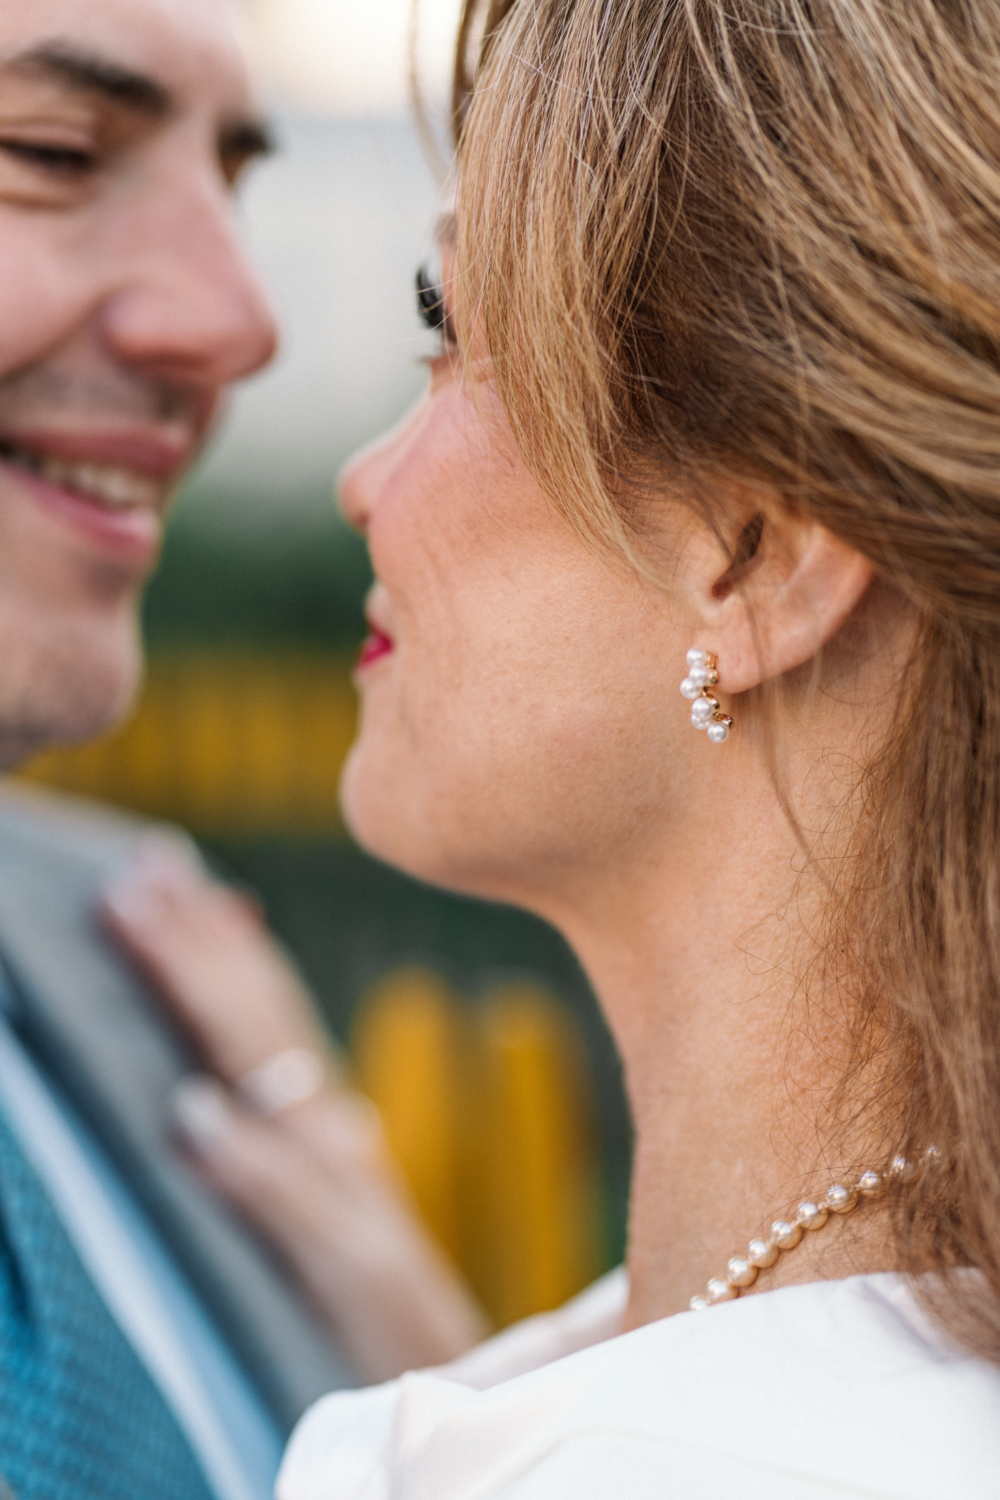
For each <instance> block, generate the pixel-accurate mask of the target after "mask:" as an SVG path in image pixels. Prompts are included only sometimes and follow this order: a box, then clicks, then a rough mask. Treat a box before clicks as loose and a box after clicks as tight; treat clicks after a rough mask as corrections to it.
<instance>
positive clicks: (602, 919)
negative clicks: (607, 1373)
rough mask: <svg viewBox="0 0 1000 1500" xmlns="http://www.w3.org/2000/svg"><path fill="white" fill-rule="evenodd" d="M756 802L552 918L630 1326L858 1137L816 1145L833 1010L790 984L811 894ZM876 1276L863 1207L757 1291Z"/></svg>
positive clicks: (783, 822)
mask: <svg viewBox="0 0 1000 1500" xmlns="http://www.w3.org/2000/svg"><path fill="white" fill-rule="evenodd" d="M761 788H762V790H761V792H760V795H759V796H758V797H757V798H756V799H755V798H754V797H753V795H752V782H751V783H744V785H743V788H742V794H741V795H740V796H739V797H738V798H733V799H726V801H725V803H724V805H725V806H726V808H727V812H726V816H725V817H724V818H723V817H722V816H719V815H715V816H713V815H712V812H711V807H710V806H709V807H707V808H705V809H703V810H702V813H701V815H700V817H699V818H698V819H697V821H696V823H695V824H694V825H693V830H692V831H693V835H694V836H693V837H691V838H690V840H688V841H687V845H686V847H680V848H679V847H677V843H676V841H675V842H673V844H672V846H671V849H670V856H669V859H665V860H664V862H663V863H662V864H657V862H656V861H655V860H650V859H648V858H644V859H641V860H635V859H633V860H627V859H626V860H623V861H622V862H621V867H620V868H619V869H618V870H616V871H615V872H614V873H613V875H611V876H610V878H609V877H608V872H607V871H605V878H603V879H602V880H601V881H600V882H599V888H595V890H594V892H593V900H590V899H588V897H587V896H586V895H585V894H584V892H583V891H582V890H581V889H579V888H578V890H577V899H576V900H575V901H574V902H572V903H570V908H569V910H568V911H564V912H563V913H562V914H561V915H562V917H563V920H562V921H561V922H560V925H561V926H562V928H563V931H564V932H565V934H566V936H567V937H568V938H569V940H570V942H571V943H572V944H573V946H574V947H575V949H576V951H577V953H578V955H579V956H580V958H581V960H582V962H583V964H584V966H585V968H586V969H587V971H588V974H589V976H590V978H591V981H592V983H593V985H594V987H595V989H596V991H597V994H598V995H599V997H600V999H601V1002H602V1006H603V1008H604V1011H605V1014H606V1016H607V1018H608V1021H609V1023H610V1025H611V1028H612V1031H613V1033H614V1035H615V1039H616V1042H617V1044H618V1047H619V1050H620V1053H621V1056H622V1060H623V1064H624V1068H625V1074H626V1081H627V1085H628V1091H629V1097H630V1100H631V1103H632V1110H633V1119H634V1125H635V1133H636V1152H635V1164H634V1171H633V1186H632V1207H631V1215H630V1228H629V1268H630V1273H631V1281H632V1301H631V1307H630V1321H631V1323H632V1324H633V1325H637V1324H639V1323H643V1322H647V1321H650V1320H651V1319H653V1318H656V1317H662V1316H665V1315H667V1314H670V1313H674V1312H678V1311H680V1310H682V1309H683V1308H686V1307H687V1305H688V1302H689V1300H690V1298H691V1296H692V1295H693V1294H694V1293H696V1292H702V1291H704V1288H705V1283H706V1282H707V1280H708V1278H709V1277H710V1276H718V1275H721V1274H723V1273H724V1270H725V1267H726V1264H727V1262H728V1260H729V1258H730V1256H732V1255H734V1254H737V1253H745V1250H746V1246H747V1242H748V1240H749V1239H750V1238H752V1237H753V1236H755V1235H758V1234H759V1233H760V1232H761V1231H762V1230H763V1231H764V1232H765V1233H766V1231H767V1230H768V1229H769V1227H770V1224H771V1222H772V1220H773V1219H775V1218H780V1217H784V1216H785V1215H786V1214H787V1213H788V1211H789V1210H790V1209H792V1210H793V1209H794V1207H795V1205H796V1204H797V1203H798V1201H799V1200H800V1199H802V1198H803V1197H806V1196H810V1195H815V1194H816V1193H818V1192H822V1191H825V1189H826V1187H827V1186H829V1185H830V1184H831V1183H832V1182H834V1181H836V1180H839V1178H840V1176H841V1175H842V1173H843V1172H844V1170H845V1169H846V1168H848V1167H849V1166H850V1165H851V1163H850V1162H849V1161H848V1160H847V1159H846V1157H847V1155H848V1154H850V1153H851V1152H852V1151H853V1150H855V1149H858V1142H859V1140H860V1138H861V1130H860V1127H858V1128H857V1129H856V1132H855V1133H854V1135H853V1136H852V1137H851V1138H850V1139H844V1140H842V1144H841V1146H840V1147H839V1149H838V1148H837V1147H835V1146H834V1145H832V1144H831V1142H833V1141H835V1140H837V1139H838V1136H837V1133H836V1130H835V1124H836V1122H835V1119H834V1116H833V1113H832V1111H831V1102H832V1101H836V1099H837V1098H838V1093H839V1085H840V1084H841V1082H842V1079H843V1075H844V1072H845V1068H846V1064H847V1061H848V1057H849V1055H850V1054H849V1044H850V1024H851V1014H850V1009H849V1006H846V1005H845V1004H844V1002H843V1001H842V1000H840V999H839V998H838V995H837V993H836V991H835V990H834V989H833V987H832V985H829V984H828V985H827V986H826V987H824V986H823V985H822V983H820V982H817V981H816V980H814V979H810V982H809V984H808V987H807V986H806V984H805V982H804V979H805V976H806V974H807V971H809V970H810V968H811V969H812V972H813V974H815V973H816V972H817V971H818V966H817V965H815V964H814V963H812V964H811V961H812V960H814V958H815V955H816V953H817V952H818V951H820V944H821V941H822V933H821V932H820V930H819V929H820V926H821V921H822V912H823V909H824V902H825V898H826V896H827V895H828V892H826V891H824V890H823V888H822V885H821V882H820V880H819V878H818V877H817V876H816V875H814V874H813V873H811V871H812V869H813V866H812V865H811V864H809V862H807V861H805V860H804V858H803V853H802V848H801V845H800V843H799V842H798V841H797V839H796V836H795V834H794V832H793V830H792V828H791V826H790V824H789V822H788V819H787V818H786V817H785V816H784V815H783V813H782V811H781V809H780V807H779V806H778V804H777V799H776V798H775V797H774V795H773V791H772V790H771V782H770V779H769V778H763V777H762V778H761ZM720 801H721V799H720ZM803 865H806V871H805V873H803ZM861 1092H862V1093H863V1092H864V1090H863V1088H862V1090H861ZM825 1143H826V1144H825ZM867 1164H868V1163H867V1162H866V1163H865V1165H867ZM875 1165H878V1163H875ZM890 1265H891V1255H890V1251H889V1248H888V1238H887V1235H886V1232H885V1225H884V1218H883V1217H882V1216H880V1215H879V1213H878V1211H877V1210H870V1211H866V1212H865V1213H864V1214H857V1215H854V1216H853V1217H852V1218H851V1219H850V1220H844V1221H841V1222H838V1223H836V1224H833V1223H831V1225H830V1227H829V1228H828V1229H826V1230H824V1232H823V1233H822V1234H817V1235H815V1236H807V1240H806V1243H804V1244H803V1245H802V1246H801V1248H799V1249H797V1250H796V1251H795V1253H794V1254H793V1255H789V1256H785V1257H782V1260H781V1261H780V1262H779V1264H778V1265H777V1266H776V1267H775V1268H774V1269H773V1270H771V1271H768V1272H767V1273H765V1274H764V1275H762V1277H761V1278H760V1281H759V1283H758V1285H759V1288H760V1290H764V1289H766V1288H768V1287H775V1286H778V1285H781V1284H787V1283H788V1282H791V1281H808V1280H815V1279H818V1278H823V1277H829V1276H841V1275H846V1274H850V1273H851V1272H852V1271H856V1270H876V1269H886V1268H888V1267H889V1266H890Z"/></svg>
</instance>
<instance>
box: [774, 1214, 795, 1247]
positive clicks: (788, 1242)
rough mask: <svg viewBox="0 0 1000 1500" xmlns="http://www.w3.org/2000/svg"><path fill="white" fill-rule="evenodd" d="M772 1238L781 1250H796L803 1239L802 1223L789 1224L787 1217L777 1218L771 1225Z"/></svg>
mask: <svg viewBox="0 0 1000 1500" xmlns="http://www.w3.org/2000/svg"><path fill="white" fill-rule="evenodd" d="M771 1238H772V1240H773V1241H774V1243H775V1244H776V1245H777V1247H778V1249H779V1250H794V1249H795V1247H796V1245H797V1244H798V1243H799V1241H800V1240H801V1239H802V1225H801V1224H789V1223H788V1221H787V1219H775V1221H774V1223H773V1224H772V1225H771Z"/></svg>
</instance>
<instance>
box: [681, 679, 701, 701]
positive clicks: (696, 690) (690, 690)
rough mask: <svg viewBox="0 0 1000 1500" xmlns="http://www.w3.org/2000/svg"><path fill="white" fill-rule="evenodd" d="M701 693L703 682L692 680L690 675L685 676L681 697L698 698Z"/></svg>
mask: <svg viewBox="0 0 1000 1500" xmlns="http://www.w3.org/2000/svg"><path fill="white" fill-rule="evenodd" d="M700 693H701V684H700V683H698V682H692V680H691V678H690V677H685V679H684V681H683V682H682V683H681V697H682V698H697V697H698V696H699V694H700Z"/></svg>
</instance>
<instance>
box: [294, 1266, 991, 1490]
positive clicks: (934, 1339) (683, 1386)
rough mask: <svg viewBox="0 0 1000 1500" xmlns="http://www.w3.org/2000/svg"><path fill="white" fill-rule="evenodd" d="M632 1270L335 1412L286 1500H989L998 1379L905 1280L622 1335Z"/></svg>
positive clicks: (328, 1404) (328, 1402)
mask: <svg viewBox="0 0 1000 1500" xmlns="http://www.w3.org/2000/svg"><path fill="white" fill-rule="evenodd" d="M626 1295H627V1284H626V1281H625V1276H624V1273H623V1272H615V1273H613V1274H612V1275H611V1276H610V1277H605V1278H604V1280H603V1281H600V1282H598V1283H597V1284H596V1286H595V1287H592V1288H591V1289H590V1291H589V1292H585V1293H584V1294H583V1296H582V1297H579V1298H577V1299H576V1300H575V1301H574V1302H571V1303H569V1304H568V1305H567V1306H566V1307H565V1308H563V1309H561V1310H560V1311H559V1312H557V1313H550V1314H547V1315H545V1316H543V1317H540V1318H531V1319H529V1320H527V1321H526V1322H525V1323H522V1324H519V1325H518V1326H516V1327H515V1328H512V1329H509V1330H508V1331H507V1332H506V1333H503V1334H500V1335H499V1336H498V1337H497V1338H495V1339H491V1340H489V1342H488V1343H486V1344H483V1345H481V1346H480V1348H478V1349H476V1350H473V1351H472V1353H471V1354H468V1355H465V1356H463V1358H462V1359H460V1360H457V1361H456V1362H455V1363H454V1364H452V1365H448V1366H445V1367H443V1368H441V1369H439V1370H434V1371H427V1372H424V1373H422V1374H411V1375H404V1376H403V1378H402V1379H401V1380H396V1381H392V1382H390V1383H389V1384H388V1385H382V1386H374V1387H372V1388H371V1389H369V1390H363V1391H344V1392H340V1393H338V1394H336V1395H332V1396H327V1397H325V1398H324V1399H323V1400H322V1401H319V1402H317V1404H316V1405H315V1406H314V1407H312V1408H311V1410H310V1411H308V1412H307V1413H306V1415H305V1416H304V1417H303V1419H302V1421H301V1422H300V1423H299V1425H298V1427H297V1428H296V1430H295V1432H294V1434H293V1436H292V1440H291V1443H290V1445H289V1448H288V1452H287V1454H286V1456H285V1461H284V1464H283V1466H282V1470H281V1473H280V1475H279V1477H278V1486H277V1495H278V1500H499V1497H503V1500H736V1497H739V1500H832V1497H833V1496H840V1497H844V1496H851V1497H855V1500H860V1497H868V1500H876V1497H877V1500H1000V1369H997V1368H996V1367H995V1366H993V1365H990V1364H987V1363H985V1362H983V1361H981V1360H978V1359H974V1358H973V1357H972V1356H970V1355H968V1354H966V1353H964V1352H962V1351H960V1350H958V1349H956V1348H954V1347H952V1346H951V1345H949V1344H948V1343H947V1342H946V1341H945V1340H944V1338H943V1337H941V1336H940V1335H939V1334H938V1333H937V1331H936V1330H935V1329H934V1328H933V1327H932V1326H931V1324H930V1323H929V1322H928V1320H927V1319H926V1317H925V1316H924V1314H923V1313H922V1311H921V1310H920V1309H919V1307H918V1306H917V1304H916V1303H915V1301H914V1299H913V1296H912V1294H911V1292H910V1291H909V1289H908V1287H907V1285H906V1283H905V1282H904V1281H903V1279H902V1278H901V1277H898V1276H895V1275H877V1276H855V1277H851V1278H849V1279H848V1280H846V1281H820V1282H813V1283H810V1284H809V1285H806V1286H794V1287H786V1288H783V1289H781V1290H778V1291H773V1292H762V1293H759V1294H757V1295H755V1296H752V1297H746V1298H741V1299H740V1300H738V1301H735V1302H728V1303H722V1304H719V1305H718V1306H715V1307H711V1308H708V1309H707V1310H706V1311H704V1312H698V1313H682V1314H679V1315H678V1316H676V1317H672V1318H664V1319H662V1320H661V1321H660V1322H657V1323H650V1324H647V1325H646V1326H645V1327H643V1328H638V1329H636V1330H635V1331H634V1332H631V1333H625V1334H621V1333H618V1332H617V1330H618V1329H619V1328H620V1326H621V1318H622V1313H623V1310H624V1306H625V1300H626Z"/></svg>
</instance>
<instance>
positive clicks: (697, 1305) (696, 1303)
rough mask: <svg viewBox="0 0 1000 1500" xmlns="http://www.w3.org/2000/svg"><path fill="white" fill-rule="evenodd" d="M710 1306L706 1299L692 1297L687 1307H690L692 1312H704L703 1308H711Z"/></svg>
mask: <svg viewBox="0 0 1000 1500" xmlns="http://www.w3.org/2000/svg"><path fill="white" fill-rule="evenodd" d="M711 1305H712V1304H711V1303H710V1302H709V1300H708V1298H707V1297H692V1298H691V1301H690V1302H689V1303H688V1307H690V1309H691V1311H692V1312H704V1310H705V1308H706V1307H711Z"/></svg>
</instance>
